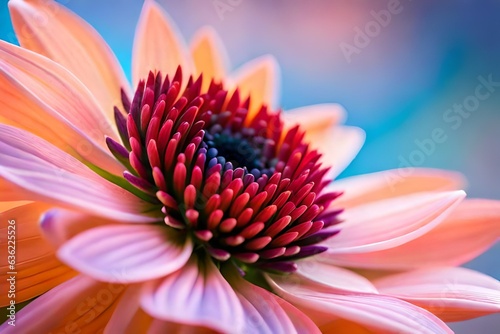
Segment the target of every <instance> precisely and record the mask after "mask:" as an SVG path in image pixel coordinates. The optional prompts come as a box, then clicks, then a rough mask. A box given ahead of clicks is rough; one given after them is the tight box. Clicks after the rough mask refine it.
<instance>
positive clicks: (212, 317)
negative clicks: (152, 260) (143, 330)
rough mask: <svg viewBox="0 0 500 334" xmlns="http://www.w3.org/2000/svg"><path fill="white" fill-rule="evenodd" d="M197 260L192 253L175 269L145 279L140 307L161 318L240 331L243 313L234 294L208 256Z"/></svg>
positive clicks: (230, 331)
mask: <svg viewBox="0 0 500 334" xmlns="http://www.w3.org/2000/svg"><path fill="white" fill-rule="evenodd" d="M200 261H203V263H199V262H198V259H197V257H196V256H194V255H193V257H192V258H191V259H190V261H189V262H188V263H187V264H186V265H185V266H184V267H183V268H182V269H180V270H179V271H177V272H175V273H173V274H171V275H169V276H167V277H166V278H164V279H159V280H156V281H151V282H148V283H145V289H144V291H143V292H142V297H141V306H142V308H143V309H144V310H145V311H146V312H147V313H149V314H151V315H152V316H154V317H155V318H157V319H160V320H164V321H171V322H177V323H181V324H186V325H191V326H206V327H208V328H211V329H214V330H217V331H221V332H224V333H239V332H241V331H242V330H243V328H244V322H243V320H244V313H243V308H242V306H241V304H240V302H239V300H238V297H237V296H236V294H235V292H234V291H233V289H232V288H231V286H230V285H229V283H228V282H227V281H226V280H225V279H224V277H222V275H221V273H220V271H219V269H218V268H217V267H215V265H214V263H213V262H212V261H211V260H209V259H203V260H200ZM214 305H216V307H214Z"/></svg>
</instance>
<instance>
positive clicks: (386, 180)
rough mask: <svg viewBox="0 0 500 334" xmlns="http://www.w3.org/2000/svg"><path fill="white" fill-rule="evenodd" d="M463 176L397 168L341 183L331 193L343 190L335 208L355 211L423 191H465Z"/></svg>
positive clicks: (419, 169)
mask: <svg viewBox="0 0 500 334" xmlns="http://www.w3.org/2000/svg"><path fill="white" fill-rule="evenodd" d="M464 185H465V179H464V177H463V176H462V174H460V173H457V172H452V171H445V170H439V169H429V168H414V169H413V170H411V171H409V170H406V169H393V170H388V171H383V172H378V173H372V174H364V175H358V176H353V177H348V178H345V179H341V180H337V181H335V182H333V183H332V184H331V185H330V186H328V188H327V189H328V191H341V192H343V194H342V196H340V197H339V198H338V199H336V200H335V202H334V205H335V206H338V207H341V208H351V207H355V206H357V205H362V204H367V203H369V202H374V201H379V200H382V199H387V198H391V197H397V196H403V195H408V194H411V193H416V192H421V191H447V190H457V189H463V188H464Z"/></svg>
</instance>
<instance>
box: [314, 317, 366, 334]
mask: <svg viewBox="0 0 500 334" xmlns="http://www.w3.org/2000/svg"><path fill="white" fill-rule="evenodd" d="M320 329H321V332H322V333H338V334H371V333H373V332H372V331H370V330H368V329H366V328H365V327H363V326H361V325H359V324H357V323H355V322H352V321H347V320H344V319H338V320H335V321H332V322H330V323H329V324H327V325H323V326H321V327H320Z"/></svg>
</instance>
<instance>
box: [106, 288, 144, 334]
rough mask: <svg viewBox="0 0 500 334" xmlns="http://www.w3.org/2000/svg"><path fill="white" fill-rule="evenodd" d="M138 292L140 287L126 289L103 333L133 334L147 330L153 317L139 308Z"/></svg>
mask: <svg viewBox="0 0 500 334" xmlns="http://www.w3.org/2000/svg"><path fill="white" fill-rule="evenodd" d="M140 292H141V286H140V285H131V286H129V287H127V289H126V290H125V292H124V293H123V295H122V296H121V298H120V300H119V302H118V305H117V307H116V312H114V313H113V315H112V316H111V319H109V322H108V323H107V325H106V328H105V331H104V333H109V334H113V333H125V334H135V333H141V332H144V331H145V329H146V328H149V326H150V325H151V323H152V321H153V317H151V316H150V315H149V314H147V313H146V312H144V311H143V310H142V309H141V308H140V305H139V297H140Z"/></svg>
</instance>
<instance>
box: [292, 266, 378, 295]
mask: <svg viewBox="0 0 500 334" xmlns="http://www.w3.org/2000/svg"><path fill="white" fill-rule="evenodd" d="M297 267H298V268H297V272H296V274H295V275H294V276H291V277H294V279H295V280H296V283H297V284H300V283H301V282H303V281H306V282H308V283H307V284H313V283H314V284H317V285H318V286H325V287H328V288H330V289H334V290H338V291H351V292H366V293H378V291H377V289H376V288H375V287H374V286H373V284H372V283H371V282H370V281H369V280H368V279H366V278H364V277H363V276H361V275H358V274H356V273H354V272H353V271H351V270H347V269H343V268H339V267H335V266H332V265H330V264H327V263H323V262H320V261H318V260H316V259H315V258H312V259H304V260H302V261H299V262H297Z"/></svg>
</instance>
